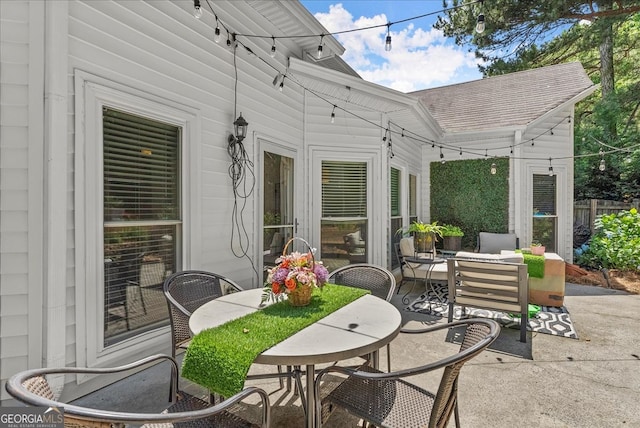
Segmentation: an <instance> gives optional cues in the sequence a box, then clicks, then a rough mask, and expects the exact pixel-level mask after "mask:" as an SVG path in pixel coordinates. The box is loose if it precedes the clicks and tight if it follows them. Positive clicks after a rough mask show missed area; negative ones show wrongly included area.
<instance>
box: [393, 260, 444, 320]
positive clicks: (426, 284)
mask: <svg viewBox="0 0 640 428" xmlns="http://www.w3.org/2000/svg"><path fill="white" fill-rule="evenodd" d="M404 261H405V262H407V263H417V264H421V265H426V266H427V274H426V276H425V277H424V288H425V291H426V292H428V291H429V288H431V290H433V294H435V295H436V297H437V298H438V301H440V303H442V302H443V301H444V296H441V295H440V294H438V291H437V290H436V289H435V287H434V286H433V284H432V283H431V271H433V267H434V266H435V265H437V264H440V263H444V262H445V260H444V259H430V258H426V257H405V258H404ZM414 277H415V275H414ZM415 285H416V281H414V282H413V285H412V286H411V289H410V290H409V291H407V292H406V293H404V296H402V303H403V304H405V305H408V304H409V297H407V296H408V295H409V293H411V292H412V291H413V287H415ZM429 309H431V301H429Z"/></svg>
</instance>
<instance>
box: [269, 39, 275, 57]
mask: <svg viewBox="0 0 640 428" xmlns="http://www.w3.org/2000/svg"><path fill="white" fill-rule="evenodd" d="M271 38H272V39H273V44H272V45H271V52H269V55H270V56H271V58H274V57H275V56H276V38H275V37H273V36H272V37H271Z"/></svg>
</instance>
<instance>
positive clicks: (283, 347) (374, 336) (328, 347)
mask: <svg viewBox="0 0 640 428" xmlns="http://www.w3.org/2000/svg"><path fill="white" fill-rule="evenodd" d="M262 292H263V291H262V289H253V290H246V291H241V292H238V293H232V294H228V295H225V296H222V297H219V298H217V299H215V300H212V301H210V302H208V303H205V304H204V305H202V306H201V307H200V308H198V309H196V310H195V312H194V313H193V315H191V317H190V318H189V328H190V330H191V333H192V334H194V335H195V334H197V333H199V332H200V331H202V330H205V329H207V328H211V327H216V326H219V325H222V324H224V323H226V322H227V321H231V320H233V319H236V318H240V317H242V316H244V315H247V314H250V313H252V312H255V311H257V310H259V309H260V308H261V306H260V299H261V297H262ZM401 324H402V316H401V315H400V312H398V310H397V309H396V307H395V306H393V305H392V304H390V303H388V302H387V301H385V300H383V299H380V298H378V297H374V296H372V295H365V296H363V297H361V298H359V299H357V300H355V301H353V302H351V303H349V304H348V305H346V306H344V307H342V308H340V309H338V310H337V311H335V312H333V313H331V314H329V315H327V316H326V317H324V318H322V319H321V320H319V321H317V322H316V323H314V324H312V325H310V326H308V327H306V328H304V329H302V330H300V331H299V332H298V333H295V334H294V335H293V336H290V337H289V338H288V339H285V340H284V341H282V342H280V343H278V344H277V345H275V346H273V347H271V348H269V349H267V350H266V351H264V352H263V353H262V354H260V355H258V357H257V358H256V359H255V361H254V362H255V363H258V364H270V365H283V366H306V373H307V377H306V394H301V399H303V400H306V410H307V423H306V426H307V428H311V427H314V426H315V425H316V420H315V418H316V415H315V396H314V385H313V382H314V378H315V376H314V373H315V365H316V364H322V363H333V362H335V361H340V360H347V359H349V358H354V357H358V356H361V355H366V354H372V355H373V363H374V365H376V366H377V364H378V350H379V349H380V348H382V347H384V346H385V345H387V344H388V343H389V342H391V341H392V340H393V339H394V338H395V337H396V336H397V335H398V333H399V331H400V327H401Z"/></svg>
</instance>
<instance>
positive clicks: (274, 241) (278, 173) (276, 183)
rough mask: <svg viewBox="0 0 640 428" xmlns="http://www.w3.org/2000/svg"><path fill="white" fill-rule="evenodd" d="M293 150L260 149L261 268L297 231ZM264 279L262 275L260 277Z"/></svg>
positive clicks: (279, 251) (273, 257)
mask: <svg viewBox="0 0 640 428" xmlns="http://www.w3.org/2000/svg"><path fill="white" fill-rule="evenodd" d="M294 156H295V153H294V152H290V153H287V151H282V150H278V153H276V152H275V150H274V151H268V150H264V151H263V156H262V159H263V164H262V171H263V177H262V179H263V181H262V182H263V192H262V194H263V200H262V204H263V205H262V230H263V232H262V263H263V271H264V272H265V275H264V276H265V278H266V270H267V269H268V268H270V267H273V266H275V261H276V259H277V258H278V256H280V255H281V254H282V251H283V249H284V246H285V245H286V243H287V241H288V240H289V239H291V238H292V237H293V235H294V233H295V232H296V228H297V219H296V217H295V202H296V201H295V192H294V177H295V174H294V172H295V169H294V167H295V162H294ZM263 279H264V278H263Z"/></svg>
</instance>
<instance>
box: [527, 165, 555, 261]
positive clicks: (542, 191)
mask: <svg viewBox="0 0 640 428" xmlns="http://www.w3.org/2000/svg"><path fill="white" fill-rule="evenodd" d="M557 225H558V215H557V204H556V176H555V175H552V176H549V175H542V174H534V175H533V223H532V234H531V239H532V241H537V242H540V243H541V244H542V245H544V246H545V248H546V251H547V252H555V251H556V242H557V239H556V238H557V230H558V226H557Z"/></svg>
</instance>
